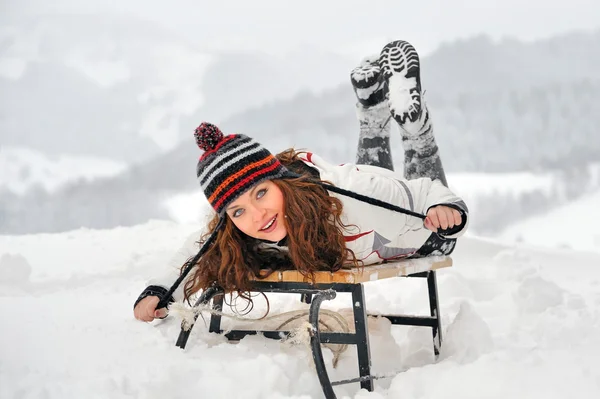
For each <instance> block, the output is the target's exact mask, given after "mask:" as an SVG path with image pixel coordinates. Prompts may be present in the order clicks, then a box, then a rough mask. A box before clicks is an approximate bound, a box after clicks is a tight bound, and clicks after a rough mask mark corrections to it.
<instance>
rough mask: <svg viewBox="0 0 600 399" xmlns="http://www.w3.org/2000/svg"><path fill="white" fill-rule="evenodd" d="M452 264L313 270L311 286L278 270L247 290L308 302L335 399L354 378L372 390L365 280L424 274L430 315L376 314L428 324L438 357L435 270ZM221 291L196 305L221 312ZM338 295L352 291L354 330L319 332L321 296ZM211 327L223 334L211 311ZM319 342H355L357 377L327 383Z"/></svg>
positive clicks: (327, 387) (413, 262) (181, 343)
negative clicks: (298, 297)
mask: <svg viewBox="0 0 600 399" xmlns="http://www.w3.org/2000/svg"><path fill="white" fill-rule="evenodd" d="M450 266H452V259H451V258H450V257H449V256H435V257H426V258H419V259H404V260H400V261H396V262H390V263H384V264H379V265H374V266H366V267H363V268H356V269H344V270H340V271H337V272H333V273H331V272H317V273H316V274H315V284H313V283H312V282H309V281H307V279H306V277H305V276H303V275H302V274H300V273H299V272H297V271H293V270H289V271H280V272H275V273H273V274H271V275H270V276H269V277H267V278H264V279H260V280H259V279H256V280H254V282H253V287H252V290H251V292H265V293H266V292H276V293H289V294H301V299H302V301H303V302H305V303H310V305H311V306H310V313H309V322H310V323H311V325H312V334H311V349H312V354H313V360H314V362H315V367H316V370H317V375H318V378H319V382H320V383H321V387H322V388H323V393H324V395H325V398H327V399H335V398H336V395H335V392H334V390H333V387H334V386H336V385H342V384H349V383H355V382H358V383H360V386H361V388H364V389H367V390H368V391H373V380H374V379H376V378H377V377H376V376H373V375H371V353H370V349H369V333H368V326H367V316H368V313H367V306H366V301H365V297H364V290H363V284H364V283H367V282H369V281H377V280H382V279H385V278H391V277H422V278H426V279H427V288H428V291H429V309H430V315H429V316H412V315H377V316H379V317H385V318H387V319H389V320H390V322H391V323H392V324H397V325H408V326H424V327H431V330H432V334H433V350H434V353H435V356H436V358H437V356H438V354H439V350H440V348H441V345H442V324H441V317H440V312H439V301H438V292H437V281H436V270H439V269H442V268H445V267H450ZM222 293H223V290H222V289H220V288H219V287H216V286H215V287H210V288H208V289H206V290H205V291H204V292H203V293H202V295H201V296H200V297H199V298H198V301H197V302H196V305H203V304H208V303H209V302H210V301H211V300H212V307H213V309H216V310H222V307H223V295H222ZM338 293H350V294H351V297H352V304H353V306H352V309H353V313H354V332H352V333H341V332H321V331H320V330H319V310H320V307H321V304H322V303H323V301H325V300H331V299H333V298H335V297H336V295H337V294H338ZM192 327H193V325H192V326H189V327H188V329H187V330H185V329H184V328H183V327H182V329H181V332H180V334H179V337H178V339H177V343H176V345H177V346H178V347H180V348H182V349H183V348H185V345H186V343H187V340H188V338H189V335H190V333H191V329H192ZM209 331H210V332H214V333H217V334H223V333H224V331H223V330H222V329H221V316H220V315H216V314H212V315H211V318H210V325H209ZM289 333H290V332H289V331H261V330H231V331H229V332H228V333H226V334H225V336H226V337H227V338H228V339H229V340H240V339H242V338H244V337H245V336H246V335H254V334H263V335H264V336H265V337H267V338H272V339H282V338H284V337H286V336H287V335H288V334H289ZM321 344H348V345H356V351H357V354H358V374H359V376H358V377H357V378H353V379H348V380H343V381H335V382H331V381H330V380H329V376H328V373H327V369H326V367H325V362H324V359H323V352H322V349H321Z"/></svg>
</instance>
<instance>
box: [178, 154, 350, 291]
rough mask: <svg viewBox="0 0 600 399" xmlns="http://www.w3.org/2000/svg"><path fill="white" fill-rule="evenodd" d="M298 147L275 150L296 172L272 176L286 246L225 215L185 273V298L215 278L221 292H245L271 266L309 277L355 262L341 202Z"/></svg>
mask: <svg viewBox="0 0 600 399" xmlns="http://www.w3.org/2000/svg"><path fill="white" fill-rule="evenodd" d="M301 153H302V152H296V151H295V150H294V149H288V150H285V151H283V152H281V153H279V154H277V155H276V157H277V158H278V159H279V161H280V162H281V163H282V164H283V165H284V166H286V167H287V168H288V169H289V170H291V171H293V172H295V173H297V174H299V175H300V177H298V178H286V179H277V180H273V183H275V184H276V185H277V186H278V187H279V188H280V189H281V191H282V193H283V198H284V212H285V215H286V216H287V218H284V219H282V220H283V223H284V224H285V228H286V230H287V232H288V234H287V247H288V251H287V252H284V251H282V250H280V249H277V248H271V247H269V248H265V247H264V246H260V245H259V244H260V243H261V241H260V240H257V239H255V238H252V237H249V236H247V235H246V234H244V233H242V232H241V231H240V230H238V228H237V227H236V226H235V225H234V224H233V222H232V221H231V220H230V219H229V217H226V216H224V217H225V221H224V226H222V228H220V229H219V231H218V232H217V233H216V234H217V235H216V238H215V241H214V243H213V244H212V245H211V246H210V248H208V250H207V251H206V253H205V254H204V255H203V256H202V258H201V259H200V260H199V261H198V263H197V267H196V268H195V269H194V271H193V275H192V276H191V277H190V278H188V279H187V282H186V284H185V289H184V292H185V298H186V299H189V297H190V296H191V295H193V294H194V293H196V292H198V291H199V290H201V289H205V288H207V287H209V286H210V285H212V284H214V283H217V284H218V285H219V286H220V287H222V288H223V289H224V291H225V292H228V293H233V292H237V293H238V294H240V295H241V296H244V295H243V293H244V292H246V291H248V289H249V288H250V279H254V278H261V277H266V276H268V275H270V274H271V273H272V272H274V271H275V270H281V269H295V270H298V271H299V272H301V273H302V274H303V275H305V276H308V277H309V278H310V279H313V278H314V275H313V273H314V272H316V271H320V270H325V271H335V270H338V269H340V268H341V267H342V266H343V265H344V266H346V265H348V266H353V267H357V266H359V265H360V263H361V262H360V261H359V260H357V258H356V256H355V254H354V252H352V251H351V250H350V249H348V248H347V247H346V242H345V240H344V235H343V231H344V229H345V228H346V227H348V226H346V225H344V224H343V222H342V220H341V214H342V202H341V201H340V200H339V199H338V198H335V197H332V196H330V195H329V193H328V192H327V190H325V189H324V188H323V187H322V186H321V185H319V184H318V183H317V182H316V181H317V180H318V181H320V179H319V177H318V173H317V172H316V171H315V170H313V169H312V168H310V167H308V166H307V165H306V164H305V163H304V162H303V161H302V160H301V159H300V158H299V155H300V154H301ZM218 223H219V216H218V215H215V217H214V218H213V219H212V220H211V221H210V223H209V225H208V233H207V234H206V235H204V236H203V237H201V239H200V243H203V242H205V241H206V239H207V238H208V236H210V234H211V233H212V232H214V230H215V228H216V227H217V225H218ZM186 265H187V262H186ZM184 267H185V265H184ZM184 267H182V270H183V268H184Z"/></svg>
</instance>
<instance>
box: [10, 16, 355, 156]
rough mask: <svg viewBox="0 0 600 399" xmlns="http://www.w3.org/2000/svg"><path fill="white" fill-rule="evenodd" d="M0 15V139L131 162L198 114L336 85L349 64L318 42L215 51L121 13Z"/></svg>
mask: <svg viewBox="0 0 600 399" xmlns="http://www.w3.org/2000/svg"><path fill="white" fill-rule="evenodd" d="M2 22H3V23H2V24H1V25H0V141H1V142H2V144H4V145H11V146H19V147H28V148H33V149H37V150H39V151H42V152H44V153H46V154H50V155H56V154H64V153H70V154H89V155H94V156H101V157H112V158H113V159H116V160H121V161H125V162H128V163H132V162H138V161H140V160H144V159H147V158H149V157H151V156H154V155H157V154H159V153H161V152H163V151H166V150H169V149H172V148H173V147H174V146H175V145H176V144H177V143H178V142H179V140H180V139H181V137H182V136H183V135H184V132H189V131H190V129H193V128H192V127H191V126H193V125H194V124H195V123H196V122H197V121H198V120H199V119H200V118H209V119H211V120H221V119H223V118H226V117H227V116H230V115H233V114H235V113H236V112H241V111H243V110H245V109H247V108H249V107H252V106H259V105H262V104H264V103H265V102H272V101H276V100H279V99H284V98H289V97H292V96H293V95H294V94H296V93H297V92H299V91H301V90H316V91H319V90H323V89H325V88H328V87H331V86H335V85H337V84H339V82H341V81H343V80H345V77H344V76H345V71H346V70H347V69H348V68H349V66H350V62H349V58H348V57H345V56H340V55H336V54H333V53H326V52H323V51H320V50H317V49H301V50H298V49H290V51H289V53H288V54H285V55H281V56H272V55H266V54H260V53H249V52H248V53H240V52H230V51H228V50H227V49H222V50H220V51H217V50H215V49H214V48H212V46H210V45H208V44H207V45H206V46H203V44H202V43H190V42H189V41H186V40H185V39H183V38H182V37H180V36H178V35H176V34H174V33H172V32H171V31H169V30H168V29H165V28H164V27H161V26H160V25H158V24H156V23H150V22H146V21H143V20H139V19H136V18H134V17H131V16H125V15H121V16H116V15H108V14H97V15H93V14H42V15H36V16H23V15H15V16H12V17H11V18H3V20H2ZM205 47H208V48H211V49H210V50H206V49H205ZM323 65H325V66H327V67H326V68H325V69H323ZM340 71H344V74H342V73H340ZM336 77H337V78H336ZM186 136H187V135H186Z"/></svg>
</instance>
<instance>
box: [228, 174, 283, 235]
mask: <svg viewBox="0 0 600 399" xmlns="http://www.w3.org/2000/svg"><path fill="white" fill-rule="evenodd" d="M283 202H284V201H283V193H282V192H281V190H280V189H279V187H278V186H277V185H276V184H275V183H273V182H272V181H271V180H266V181H264V182H262V183H259V184H257V185H256V186H254V187H252V188H251V189H250V190H248V191H246V192H245V193H244V194H242V195H241V196H240V197H239V198H237V199H236V200H235V201H233V202H232V203H231V205H229V206H228V207H227V209H226V210H225V212H226V213H227V216H229V218H230V219H231V221H232V222H233V224H235V225H236V227H237V228H238V229H240V230H241V231H242V232H243V233H245V234H247V235H249V236H250V237H254V238H258V239H261V240H268V241H280V240H282V239H283V238H284V237H285V236H286V235H287V231H286V229H285V226H284V223H283V218H284V216H285V215H284V213H283Z"/></svg>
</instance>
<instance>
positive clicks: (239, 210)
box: [233, 209, 244, 218]
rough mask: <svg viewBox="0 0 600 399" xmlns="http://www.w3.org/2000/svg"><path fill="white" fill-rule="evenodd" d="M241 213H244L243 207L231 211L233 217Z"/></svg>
mask: <svg viewBox="0 0 600 399" xmlns="http://www.w3.org/2000/svg"><path fill="white" fill-rule="evenodd" d="M242 213H244V210H243V209H236V210H235V212H233V217H234V218H236V217H238V216H241V215H242Z"/></svg>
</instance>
